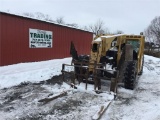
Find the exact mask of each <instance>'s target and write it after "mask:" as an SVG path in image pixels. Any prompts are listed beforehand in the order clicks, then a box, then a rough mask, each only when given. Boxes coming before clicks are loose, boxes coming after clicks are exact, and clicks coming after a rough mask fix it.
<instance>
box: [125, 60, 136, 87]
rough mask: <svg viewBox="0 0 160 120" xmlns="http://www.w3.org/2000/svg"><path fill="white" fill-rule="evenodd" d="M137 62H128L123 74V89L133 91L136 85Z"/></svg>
mask: <svg viewBox="0 0 160 120" xmlns="http://www.w3.org/2000/svg"><path fill="white" fill-rule="evenodd" d="M136 66H137V61H129V62H128V63H127V66H126V69H125V73H124V87H125V88H126V89H131V90H133V89H134V88H135V83H136Z"/></svg>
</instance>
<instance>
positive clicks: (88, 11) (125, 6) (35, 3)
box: [0, 0, 160, 34]
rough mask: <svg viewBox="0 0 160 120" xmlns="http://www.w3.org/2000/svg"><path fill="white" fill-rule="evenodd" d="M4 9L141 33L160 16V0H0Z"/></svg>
mask: <svg viewBox="0 0 160 120" xmlns="http://www.w3.org/2000/svg"><path fill="white" fill-rule="evenodd" d="M0 10H1V11H8V10H9V12H10V13H24V12H30V13H35V12H41V13H44V14H48V15H49V16H51V17H52V19H53V20H55V19H56V18H57V17H61V16H62V17H64V20H65V22H66V23H77V24H78V25H79V26H85V25H86V26H87V25H90V24H93V23H95V22H96V21H97V20H98V19H101V20H103V21H104V22H105V26H106V27H108V28H109V30H110V31H111V32H114V31H116V30H122V31H124V32H125V33H130V34H139V33H140V32H141V31H143V30H144V29H145V28H146V27H147V26H148V25H149V24H150V22H151V20H152V19H153V18H154V17H155V16H160V0H0Z"/></svg>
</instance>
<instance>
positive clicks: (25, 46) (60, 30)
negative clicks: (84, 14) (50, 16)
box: [0, 13, 93, 65]
mask: <svg viewBox="0 0 160 120" xmlns="http://www.w3.org/2000/svg"><path fill="white" fill-rule="evenodd" d="M0 15H1V18H0V20H1V21H0V23H1V26H0V27H1V28H0V30H1V31H0V38H1V39H0V43H1V44H0V47H1V52H0V53H1V61H0V65H9V64H15V63H20V62H34V61H42V60H50V59H57V58H64V57H69V56H70V54H69V50H70V42H71V41H73V42H74V44H75V47H76V48H77V51H78V54H89V53H90V44H91V41H92V38H93V34H92V33H90V32H86V31H82V30H77V29H74V28H69V27H65V26H60V25H56V24H51V23H47V22H42V21H38V20H33V19H29V18H23V17H19V16H15V15H10V14H5V13H2V14H1V13H0ZM29 28H33V29H40V30H47V31H52V33H53V42H52V44H53V45H52V48H29Z"/></svg>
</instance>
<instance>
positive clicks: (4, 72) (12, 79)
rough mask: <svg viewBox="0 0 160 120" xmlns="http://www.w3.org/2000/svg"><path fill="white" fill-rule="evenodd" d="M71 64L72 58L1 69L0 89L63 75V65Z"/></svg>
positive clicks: (22, 64) (21, 64)
mask: <svg viewBox="0 0 160 120" xmlns="http://www.w3.org/2000/svg"><path fill="white" fill-rule="evenodd" d="M63 63H66V64H71V58H65V59H55V60H49V61H42V62H31V63H20V64H15V65H9V66H3V67H0V81H1V82H0V88H4V87H10V86H14V85H18V84H20V83H21V82H26V81H30V82H38V81H42V80H47V79H49V78H51V77H52V76H55V75H59V74H61V69H62V64H63Z"/></svg>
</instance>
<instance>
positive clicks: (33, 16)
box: [23, 12, 54, 22]
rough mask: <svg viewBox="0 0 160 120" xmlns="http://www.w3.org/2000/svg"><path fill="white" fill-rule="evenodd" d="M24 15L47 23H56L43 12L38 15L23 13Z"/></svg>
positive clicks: (37, 13)
mask: <svg viewBox="0 0 160 120" xmlns="http://www.w3.org/2000/svg"><path fill="white" fill-rule="evenodd" d="M23 15H24V16H27V17H32V18H36V19H40V20H46V21H50V22H54V21H53V20H52V18H51V17H50V16H49V15H47V14H43V13H41V12H36V13H28V12H25V13H23Z"/></svg>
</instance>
